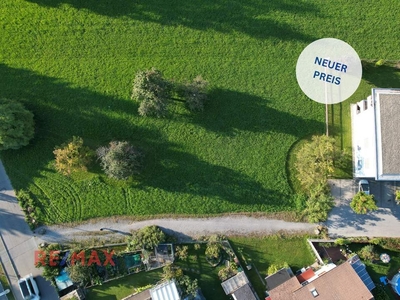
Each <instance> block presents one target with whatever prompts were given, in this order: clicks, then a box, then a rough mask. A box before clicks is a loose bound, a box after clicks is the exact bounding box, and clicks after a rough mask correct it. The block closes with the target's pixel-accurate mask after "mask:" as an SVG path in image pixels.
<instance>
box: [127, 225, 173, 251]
mask: <svg viewBox="0 0 400 300" xmlns="http://www.w3.org/2000/svg"><path fill="white" fill-rule="evenodd" d="M165 240H166V236H165V234H164V232H162V231H161V229H160V228H159V227H158V226H156V225H152V226H146V227H143V228H142V229H140V230H137V231H134V232H133V233H132V236H131V237H129V238H128V241H127V242H128V249H129V250H139V249H149V250H151V249H154V247H156V246H157V245H158V244H160V243H163V242H165Z"/></svg>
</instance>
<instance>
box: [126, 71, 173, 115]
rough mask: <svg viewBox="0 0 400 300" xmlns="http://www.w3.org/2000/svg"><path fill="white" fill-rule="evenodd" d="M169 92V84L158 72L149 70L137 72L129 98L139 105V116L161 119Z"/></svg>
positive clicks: (165, 108)
mask: <svg viewBox="0 0 400 300" xmlns="http://www.w3.org/2000/svg"><path fill="white" fill-rule="evenodd" d="M169 92H170V83H169V82H168V81H167V80H165V79H164V78H163V75H162V73H161V72H160V71H158V70H156V69H155V68H151V69H150V70H146V71H139V72H137V74H136V76H135V79H134V81H133V88H132V96H131V98H132V99H133V100H136V101H138V102H139V103H140V105H139V110H138V111H139V114H140V115H141V116H156V117H162V116H165V114H166V113H167V106H168V97H169Z"/></svg>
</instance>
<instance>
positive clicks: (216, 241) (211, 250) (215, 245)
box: [205, 235, 221, 260]
mask: <svg viewBox="0 0 400 300" xmlns="http://www.w3.org/2000/svg"><path fill="white" fill-rule="evenodd" d="M205 254H206V256H207V257H208V258H210V259H213V260H216V259H218V258H219V257H220V255H221V242H220V237H219V236H218V235H211V236H210V237H209V238H208V242H207V248H206V252H205Z"/></svg>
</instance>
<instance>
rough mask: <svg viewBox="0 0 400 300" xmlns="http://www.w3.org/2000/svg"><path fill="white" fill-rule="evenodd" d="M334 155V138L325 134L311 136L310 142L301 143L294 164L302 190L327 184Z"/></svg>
mask: <svg viewBox="0 0 400 300" xmlns="http://www.w3.org/2000/svg"><path fill="white" fill-rule="evenodd" d="M335 156H336V152H335V139H334V138H331V137H328V136H326V135H321V136H313V137H312V139H311V142H308V143H306V144H304V145H303V147H302V148H301V149H300V151H299V152H298V153H297V157H296V158H297V159H296V164H295V166H296V169H297V172H298V174H297V178H298V180H299V181H300V182H301V184H302V186H303V188H304V190H306V191H309V190H311V189H312V188H313V187H316V186H318V185H321V184H322V185H327V179H328V177H329V176H330V175H331V174H332V173H333V171H334V159H335Z"/></svg>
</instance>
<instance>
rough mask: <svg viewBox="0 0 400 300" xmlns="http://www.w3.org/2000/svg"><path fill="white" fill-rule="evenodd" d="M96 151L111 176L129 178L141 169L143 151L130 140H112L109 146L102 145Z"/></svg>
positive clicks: (106, 171)
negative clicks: (129, 141) (131, 143)
mask: <svg viewBox="0 0 400 300" xmlns="http://www.w3.org/2000/svg"><path fill="white" fill-rule="evenodd" d="M96 153H97V156H98V158H99V159H100V164H101V167H102V168H103V170H104V172H105V173H106V174H107V175H108V176H109V177H111V178H116V179H127V178H128V177H130V176H132V175H134V174H139V172H140V170H141V167H142V162H143V153H142V152H141V151H140V150H138V149H137V148H135V147H133V146H132V145H130V144H129V143H128V142H120V141H114V142H110V145H109V146H108V147H100V148H98V149H97V151H96Z"/></svg>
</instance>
